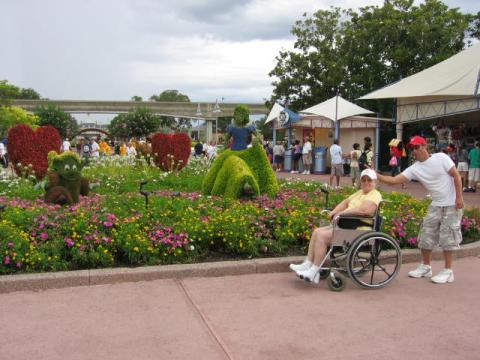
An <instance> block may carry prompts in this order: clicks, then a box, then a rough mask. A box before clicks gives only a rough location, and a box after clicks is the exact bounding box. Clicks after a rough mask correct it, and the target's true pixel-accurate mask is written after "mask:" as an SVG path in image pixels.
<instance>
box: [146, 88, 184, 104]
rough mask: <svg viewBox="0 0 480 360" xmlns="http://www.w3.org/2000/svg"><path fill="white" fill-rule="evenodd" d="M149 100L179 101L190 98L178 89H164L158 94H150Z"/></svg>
mask: <svg viewBox="0 0 480 360" xmlns="http://www.w3.org/2000/svg"><path fill="white" fill-rule="evenodd" d="M150 100H151V101H179V102H190V98H189V97H188V96H187V95H184V94H182V93H180V92H179V91H178V90H165V91H162V92H161V93H160V94H159V95H152V96H150Z"/></svg>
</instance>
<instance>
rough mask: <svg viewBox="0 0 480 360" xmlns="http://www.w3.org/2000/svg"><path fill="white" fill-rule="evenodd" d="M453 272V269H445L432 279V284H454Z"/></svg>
mask: <svg viewBox="0 0 480 360" xmlns="http://www.w3.org/2000/svg"><path fill="white" fill-rule="evenodd" d="M453 280H454V278H453V270H451V269H443V270H442V271H440V272H439V273H438V274H437V275H435V276H434V277H432V282H434V283H435V284H445V283H447V282H448V283H451V282H453Z"/></svg>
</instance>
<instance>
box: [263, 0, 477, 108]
mask: <svg viewBox="0 0 480 360" xmlns="http://www.w3.org/2000/svg"><path fill="white" fill-rule="evenodd" d="M471 21H472V15H470V14H463V13H461V12H460V11H459V10H458V9H449V8H448V6H446V5H445V4H444V3H442V2H441V1H438V0H426V1H425V3H423V4H420V5H419V6H414V5H413V0H393V1H388V0H386V1H385V3H384V4H383V6H381V7H379V6H367V7H364V8H360V9H359V10H358V12H357V11H354V10H351V9H348V10H341V9H339V8H331V9H330V10H319V11H317V12H315V13H314V14H313V15H312V16H307V15H306V14H304V19H302V20H299V21H297V22H296V23H295V25H294V26H293V28H292V34H293V35H295V37H296V41H295V44H294V50H293V51H281V52H280V53H279V55H278V56H277V58H276V60H277V64H276V66H275V68H274V69H273V70H272V71H271V72H270V74H269V75H270V76H271V77H273V78H274V81H273V83H272V84H273V85H274V90H273V95H272V98H271V101H275V100H278V99H289V100H290V102H291V104H290V106H291V107H292V108H293V109H297V110H299V109H301V108H305V107H307V106H311V105H314V104H316V103H319V102H321V101H324V100H326V99H328V98H330V97H332V96H334V95H335V94H336V91H337V89H339V90H340V92H341V94H342V96H343V97H345V98H347V99H349V100H354V99H356V98H358V97H359V96H361V95H364V94H366V93H368V92H370V91H372V90H375V89H377V88H380V87H382V86H385V85H387V84H389V83H391V82H394V81H397V80H399V79H400V78H402V77H406V76H409V75H411V74H413V73H415V72H418V71H420V70H422V69H425V68H427V67H429V66H431V65H433V64H435V63H438V62H440V61H442V60H444V59H446V58H448V57H450V56H452V55H453V54H455V53H457V52H458V51H460V50H461V49H462V48H463V47H464V40H465V35H466V32H467V30H468V28H469V25H470V24H471ZM470 26H471V25H470ZM369 106H370V107H371V108H372V110H373V109H376V110H377V111H380V112H381V113H382V114H383V115H387V114H388V113H389V112H391V104H388V103H385V102H383V103H379V102H372V103H369ZM382 106H383V108H382Z"/></svg>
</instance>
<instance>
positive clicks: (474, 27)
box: [469, 11, 480, 40]
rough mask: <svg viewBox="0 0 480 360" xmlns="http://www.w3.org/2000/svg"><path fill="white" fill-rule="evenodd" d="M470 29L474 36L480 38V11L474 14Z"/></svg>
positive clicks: (471, 34)
mask: <svg viewBox="0 0 480 360" xmlns="http://www.w3.org/2000/svg"><path fill="white" fill-rule="evenodd" d="M469 31H470V34H469V35H470V36H471V37H472V38H475V39H478V40H480V11H479V12H478V13H477V14H476V15H474V16H472V20H471V22H470V29H469Z"/></svg>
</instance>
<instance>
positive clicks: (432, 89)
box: [360, 44, 480, 138]
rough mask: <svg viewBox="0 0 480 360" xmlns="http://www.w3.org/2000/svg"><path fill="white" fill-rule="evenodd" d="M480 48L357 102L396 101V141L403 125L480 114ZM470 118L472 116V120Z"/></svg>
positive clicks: (466, 50) (477, 46)
mask: <svg viewBox="0 0 480 360" xmlns="http://www.w3.org/2000/svg"><path fill="white" fill-rule="evenodd" d="M479 85H480V44H475V45H473V46H471V47H469V48H467V49H465V50H463V51H461V52H459V53H458V54H456V55H454V56H452V57H450V58H448V59H446V60H444V61H442V62H440V63H438V64H436V65H434V66H432V67H430V68H428V69H425V70H423V71H420V72H419V73H416V74H414V75H411V76H409V77H406V78H405V79H402V80H400V81H398V82H396V83H394V84H392V85H389V86H386V87H384V88H382V89H379V90H375V91H373V92H371V93H369V94H367V95H364V96H362V97H361V98H360V99H362V100H364V99H387V98H394V99H397V112H396V120H397V137H398V138H401V136H402V130H403V124H404V123H409V122H416V121H421V120H428V119H433V118H439V117H446V116H458V115H459V114H462V118H464V119H468V118H470V119H473V118H474V116H475V114H476V113H475V112H478V111H479V110H480V92H479V90H480V89H479ZM472 115H473V116H472Z"/></svg>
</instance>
